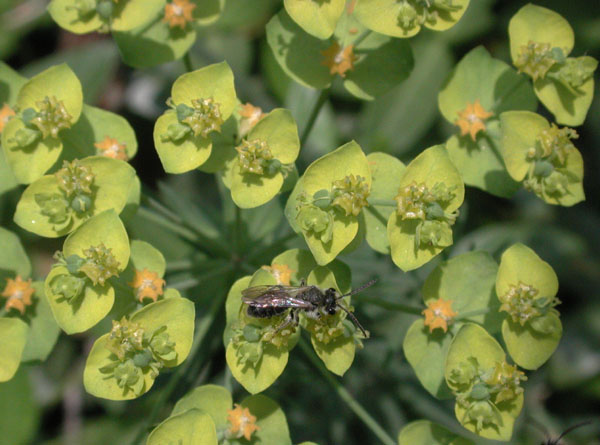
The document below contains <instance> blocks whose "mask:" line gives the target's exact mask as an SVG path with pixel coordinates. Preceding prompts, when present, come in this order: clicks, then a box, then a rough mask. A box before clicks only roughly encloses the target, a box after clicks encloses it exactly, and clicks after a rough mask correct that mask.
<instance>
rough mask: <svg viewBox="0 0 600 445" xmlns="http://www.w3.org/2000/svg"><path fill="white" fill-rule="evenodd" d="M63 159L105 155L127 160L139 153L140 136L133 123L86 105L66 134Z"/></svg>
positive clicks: (63, 139) (63, 138)
mask: <svg viewBox="0 0 600 445" xmlns="http://www.w3.org/2000/svg"><path fill="white" fill-rule="evenodd" d="M61 136H62V137H61V139H62V141H63V145H64V151H63V155H62V157H63V158H66V159H69V160H71V159H76V158H84V157H86V156H93V155H101V156H105V157H108V158H113V159H120V160H123V161H127V160H129V159H131V158H133V157H134V156H135V154H136V153H137V148H138V145H137V139H136V137H135V132H134V131H133V128H131V125H129V122H127V120H126V119H125V118H123V117H121V116H119V115H118V114H115V113H111V112H110V111H106V110H103V109H101V108H96V107H92V106H90V105H85V104H84V105H83V110H82V113H81V116H80V118H79V120H78V121H77V123H76V124H75V125H73V127H72V128H70V129H69V130H66V131H64V132H63V133H62V135H61Z"/></svg>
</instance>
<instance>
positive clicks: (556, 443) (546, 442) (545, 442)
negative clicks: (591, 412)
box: [541, 420, 592, 445]
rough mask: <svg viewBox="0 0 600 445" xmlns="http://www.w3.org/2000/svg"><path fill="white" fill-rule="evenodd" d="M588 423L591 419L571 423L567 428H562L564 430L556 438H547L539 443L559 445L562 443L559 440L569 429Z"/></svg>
mask: <svg viewBox="0 0 600 445" xmlns="http://www.w3.org/2000/svg"><path fill="white" fill-rule="evenodd" d="M590 423H592V421H591V420H586V421H585V422H580V423H577V424H575V425H572V426H570V427H569V428H567V429H566V430H564V431H563V432H562V434H561V435H560V436H558V437H557V438H556V439H552V438H550V439H547V440H545V441H544V442H542V444H541V445H560V444H561V443H562V442H561V441H560V440H561V439H562V438H563V437H565V436H566V435H567V434H569V433H570V432H571V431H573V430H575V429H577V428H579V427H582V426H584V425H588V424H590Z"/></svg>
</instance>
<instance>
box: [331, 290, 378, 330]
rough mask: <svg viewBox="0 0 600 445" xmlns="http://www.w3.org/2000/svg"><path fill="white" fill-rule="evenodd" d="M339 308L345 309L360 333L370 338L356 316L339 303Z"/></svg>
mask: <svg viewBox="0 0 600 445" xmlns="http://www.w3.org/2000/svg"><path fill="white" fill-rule="evenodd" d="M371 284H372V283H371ZM337 307H339V308H340V309H343V310H344V311H346V313H347V314H348V316H349V317H350V318H351V319H352V322H353V323H354V325H355V326H356V327H357V328H358V329H360V331H361V332H362V334H363V337H365V338H369V336H368V335H367V331H365V328H363V327H362V325H361V324H360V323H359V322H358V319H357V318H356V317H355V316H354V314H353V313H352V312H350V311H349V310H348V309H347V308H346V307H344V306H342V305H341V304H339V303H338V304H337Z"/></svg>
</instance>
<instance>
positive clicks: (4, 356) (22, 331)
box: [0, 317, 29, 382]
mask: <svg viewBox="0 0 600 445" xmlns="http://www.w3.org/2000/svg"><path fill="white" fill-rule="evenodd" d="M28 330H29V328H28V327H27V324H26V323H25V322H23V321H22V320H21V319H19V318H8V317H0V337H1V338H2V339H3V340H2V342H0V382H6V381H8V380H10V379H12V378H13V376H14V375H15V373H16V372H17V369H18V368H19V363H21V355H22V354H23V349H24V348H25V343H26V342H27V331H28Z"/></svg>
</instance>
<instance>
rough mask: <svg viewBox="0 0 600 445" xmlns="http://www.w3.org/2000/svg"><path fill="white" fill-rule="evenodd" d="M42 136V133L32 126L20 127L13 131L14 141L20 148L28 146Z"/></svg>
mask: <svg viewBox="0 0 600 445" xmlns="http://www.w3.org/2000/svg"><path fill="white" fill-rule="evenodd" d="M41 137H42V133H41V132H40V131H38V130H34V129H32V128H20V129H19V130H17V132H16V133H15V138H14V140H15V142H16V143H17V145H18V146H19V147H20V148H25V147H29V146H30V145H31V144H33V143H34V142H36V141H37V140H38V139H40V138H41Z"/></svg>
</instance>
